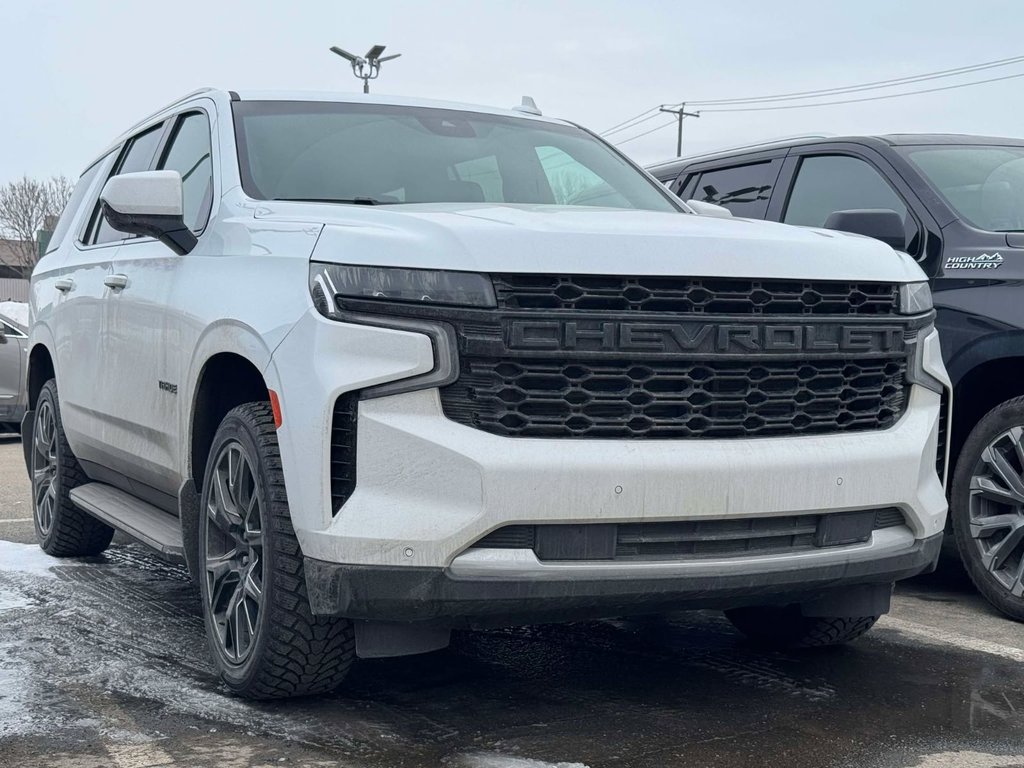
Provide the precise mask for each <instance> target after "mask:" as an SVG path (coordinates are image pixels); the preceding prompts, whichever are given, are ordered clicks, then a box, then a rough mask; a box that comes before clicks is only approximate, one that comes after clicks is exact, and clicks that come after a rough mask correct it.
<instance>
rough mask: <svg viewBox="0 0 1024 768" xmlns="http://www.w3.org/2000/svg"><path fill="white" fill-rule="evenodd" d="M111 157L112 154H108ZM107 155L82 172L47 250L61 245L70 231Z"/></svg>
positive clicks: (52, 249)
mask: <svg viewBox="0 0 1024 768" xmlns="http://www.w3.org/2000/svg"><path fill="white" fill-rule="evenodd" d="M107 157H110V155H107ZM107 157H104V158H101V159H99V160H97V161H96V162H95V163H93V164H92V165H91V166H89V168H88V169H87V170H86V172H85V173H83V174H82V176H81V178H80V179H79V180H78V183H77V184H76V185H75V191H74V192H72V193H71V197H69V198H68V202H67V205H65V206H64V211H63V212H62V213H61V215H60V220H59V221H58V222H57V226H56V227H54V230H53V236H52V237H51V238H50V242H49V244H48V245H47V246H46V252H47V253H49V252H50V251H54V250H56V249H57V248H58V247H60V244H61V241H62V240H63V239H64V237H65V236H66V235H67V233H68V229H69V228H70V227H71V222H72V221H74V219H75V215H76V214H77V213H78V209H79V208H81V206H82V201H83V200H85V196H86V195H87V194H88V193H89V188H90V187H91V186H92V183H93V181H94V180H95V179H96V174H97V173H99V172H100V168H101V167H102V166H104V165H105V162H104V161H105V160H106V159H107Z"/></svg>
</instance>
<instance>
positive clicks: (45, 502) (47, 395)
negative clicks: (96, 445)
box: [31, 379, 114, 557]
mask: <svg viewBox="0 0 1024 768" xmlns="http://www.w3.org/2000/svg"><path fill="white" fill-rule="evenodd" d="M31 457H32V459H31V461H32V519H33V521H34V523H35V529H36V539H37V540H38V541H39V546H41V547H42V548H43V551H44V552H46V554H48V555H53V556H54V557H85V556H88V555H98V554H99V553H100V552H102V551H103V550H105V549H106V548H107V547H108V546H109V545H110V540H111V539H112V538H113V537H114V529H113V528H111V527H110V526H109V525H107V524H106V523H101V522H100V521H99V520H97V519H96V518H95V517H93V516H91V515H89V514H88V513H86V512H83V511H82V510H81V509H79V508H78V507H76V506H75V504H74V502H72V501H71V498H70V496H69V494H70V493H71V490H72V489H73V488H75V487H76V486H79V485H83V484H84V483H87V482H89V479H88V478H87V477H86V476H85V473H84V472H83V471H82V467H81V466H80V465H79V463H78V459H76V458H75V454H74V453H72V451H71V447H70V446H69V445H68V441H67V437H65V435H64V425H63V424H62V423H61V419H60V402H59V400H58V398H57V383H56V382H55V381H54V380H53V379H50V380H49V381H48V382H46V383H45V384H44V385H43V389H42V391H41V392H40V393H39V400H38V402H37V403H36V416H35V430H34V432H33V436H32V450H31Z"/></svg>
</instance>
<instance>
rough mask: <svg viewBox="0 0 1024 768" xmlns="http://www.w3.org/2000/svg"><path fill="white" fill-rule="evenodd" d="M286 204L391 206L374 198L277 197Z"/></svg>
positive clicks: (385, 201)
mask: <svg viewBox="0 0 1024 768" xmlns="http://www.w3.org/2000/svg"><path fill="white" fill-rule="evenodd" d="M274 200H280V201H281V202H286V203H345V204H347V205H391V203H389V202H388V201H387V200H378V199H376V198H374V197H275V198H274Z"/></svg>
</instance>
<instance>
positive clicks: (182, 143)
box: [159, 112, 213, 232]
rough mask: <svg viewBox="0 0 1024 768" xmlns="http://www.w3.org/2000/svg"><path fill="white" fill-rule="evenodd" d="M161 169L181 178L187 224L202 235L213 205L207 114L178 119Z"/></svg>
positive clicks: (183, 206)
mask: <svg viewBox="0 0 1024 768" xmlns="http://www.w3.org/2000/svg"><path fill="white" fill-rule="evenodd" d="M159 167H160V170H167V171H177V172H178V173H180V174H181V187H182V208H183V211H182V213H183V217H184V219H185V224H187V225H188V227H189V229H191V230H192V231H193V232H201V231H202V230H203V228H204V227H205V226H206V221H207V219H209V218H210V207H211V206H212V205H213V161H212V159H211V150H210V121H209V120H208V119H207V117H206V114H205V113H203V112H192V113H190V114H187V115H184V116H182V117H181V118H179V120H178V125H177V126H176V127H175V129H174V137H173V138H172V139H171V145H170V147H169V148H168V150H167V152H166V153H165V154H164V159H163V162H161V163H160V166H159Z"/></svg>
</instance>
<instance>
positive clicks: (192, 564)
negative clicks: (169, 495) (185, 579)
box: [178, 480, 199, 589]
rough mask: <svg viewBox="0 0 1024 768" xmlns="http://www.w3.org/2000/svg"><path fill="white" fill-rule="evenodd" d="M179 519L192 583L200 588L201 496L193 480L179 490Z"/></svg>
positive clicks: (186, 482)
mask: <svg viewBox="0 0 1024 768" xmlns="http://www.w3.org/2000/svg"><path fill="white" fill-rule="evenodd" d="M178 519H179V520H181V544H182V548H183V550H184V554H185V565H187V566H188V572H189V575H190V576H191V577H192V583H193V584H194V585H195V586H196V588H197V589H198V587H199V494H198V493H197V492H196V485H195V483H194V482H192V480H186V481H185V482H184V483H182V485H181V488H180V489H179V490H178Z"/></svg>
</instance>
